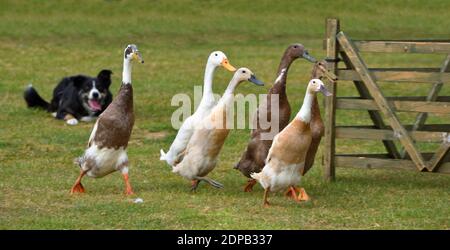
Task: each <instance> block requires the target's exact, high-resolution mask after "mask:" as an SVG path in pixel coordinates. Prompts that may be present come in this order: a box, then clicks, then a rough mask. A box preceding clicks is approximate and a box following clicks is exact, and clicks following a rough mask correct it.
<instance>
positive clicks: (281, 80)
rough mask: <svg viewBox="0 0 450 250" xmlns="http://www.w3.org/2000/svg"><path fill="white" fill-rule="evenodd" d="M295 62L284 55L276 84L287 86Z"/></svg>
mask: <svg viewBox="0 0 450 250" xmlns="http://www.w3.org/2000/svg"><path fill="white" fill-rule="evenodd" d="M294 60H295V58H292V57H291V56H289V55H288V54H284V55H283V57H282V58H281V61H280V65H279V66H278V71H277V79H276V80H275V84H282V85H286V79H287V74H288V71H289V68H290V67H291V64H292V62H293V61H294Z"/></svg>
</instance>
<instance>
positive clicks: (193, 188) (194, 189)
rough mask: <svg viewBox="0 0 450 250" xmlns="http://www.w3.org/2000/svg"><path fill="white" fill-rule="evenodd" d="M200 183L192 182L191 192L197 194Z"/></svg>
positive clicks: (197, 181)
mask: <svg viewBox="0 0 450 250" xmlns="http://www.w3.org/2000/svg"><path fill="white" fill-rule="evenodd" d="M199 183H200V181H199V180H192V182H191V191H192V192H195V191H196V190H197V188H198V184H199Z"/></svg>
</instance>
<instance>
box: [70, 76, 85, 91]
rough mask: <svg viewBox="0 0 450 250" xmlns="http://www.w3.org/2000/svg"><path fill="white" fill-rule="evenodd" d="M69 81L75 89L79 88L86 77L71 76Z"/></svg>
mask: <svg viewBox="0 0 450 250" xmlns="http://www.w3.org/2000/svg"><path fill="white" fill-rule="evenodd" d="M71 79H72V81H73V86H75V88H81V86H82V85H83V83H84V81H85V80H86V77H85V76H82V75H78V76H72V77H71Z"/></svg>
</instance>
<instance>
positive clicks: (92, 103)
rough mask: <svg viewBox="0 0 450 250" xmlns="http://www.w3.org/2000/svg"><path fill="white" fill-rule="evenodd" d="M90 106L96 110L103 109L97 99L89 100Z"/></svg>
mask: <svg viewBox="0 0 450 250" xmlns="http://www.w3.org/2000/svg"><path fill="white" fill-rule="evenodd" d="M89 107H91V109H92V110H95V111H99V110H102V106H101V105H100V103H99V102H98V101H96V100H89Z"/></svg>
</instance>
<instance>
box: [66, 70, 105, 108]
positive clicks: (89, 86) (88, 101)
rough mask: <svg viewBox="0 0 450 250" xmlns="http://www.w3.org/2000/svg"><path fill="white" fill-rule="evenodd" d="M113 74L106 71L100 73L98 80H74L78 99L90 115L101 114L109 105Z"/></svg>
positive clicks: (84, 77)
mask: <svg viewBox="0 0 450 250" xmlns="http://www.w3.org/2000/svg"><path fill="white" fill-rule="evenodd" d="M111 74H112V71H111V70H106V69H104V70H102V71H100V72H99V73H98V75H97V77H96V78H92V77H86V76H75V77H74V78H73V83H74V86H75V87H76V88H77V90H78V97H79V98H80V101H81V103H82V105H83V107H84V108H85V109H86V111H88V113H90V114H95V113H97V112H101V111H103V110H105V108H106V107H107V106H108V105H109V102H110V99H111V98H110V97H111V92H110V91H109V86H110V85H111Z"/></svg>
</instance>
